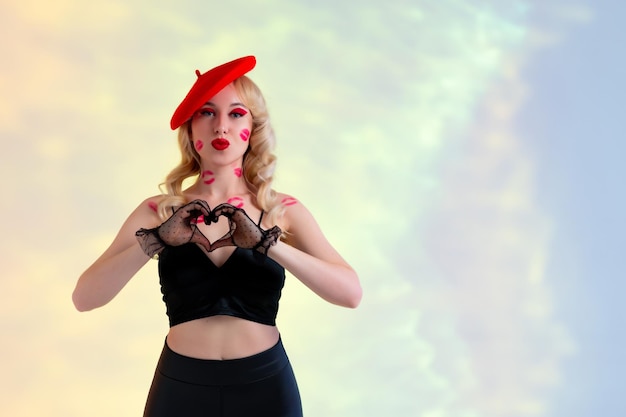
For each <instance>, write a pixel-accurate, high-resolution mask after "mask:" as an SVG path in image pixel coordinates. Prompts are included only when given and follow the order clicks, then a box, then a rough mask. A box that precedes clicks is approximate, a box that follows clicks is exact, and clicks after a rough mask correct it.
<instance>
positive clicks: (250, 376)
mask: <svg viewBox="0 0 626 417" xmlns="http://www.w3.org/2000/svg"><path fill="white" fill-rule="evenodd" d="M200 416H202V417H207V416H211V417H244V416H245V417H250V416H255V417H302V403H301V399H300V393H299V390H298V385H297V382H296V379H295V376H294V374H293V370H292V368H291V364H290V363H289V359H288V357H287V354H286V352H285V349H284V347H283V344H282V342H281V340H279V341H278V343H277V344H276V345H275V346H274V347H272V348H271V349H268V350H266V351H264V352H261V353H258V354H256V355H253V356H249V357H247V358H241V359H233V360H224V361H220V360H203V359H195V358H189V357H186V356H183V355H180V354H178V353H176V352H174V351H172V350H171V349H170V348H169V347H168V346H167V342H166V343H165V346H164V348H163V352H162V353H161V357H160V359H159V363H158V365H157V369H156V372H155V375H154V379H153V381H152V386H151V388H150V393H149V395H148V400H147V402H146V408H145V411H144V417H200Z"/></svg>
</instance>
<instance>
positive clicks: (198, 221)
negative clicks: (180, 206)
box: [190, 214, 204, 224]
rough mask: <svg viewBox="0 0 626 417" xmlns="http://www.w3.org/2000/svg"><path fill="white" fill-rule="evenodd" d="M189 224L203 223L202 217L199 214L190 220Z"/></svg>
mask: <svg viewBox="0 0 626 417" xmlns="http://www.w3.org/2000/svg"><path fill="white" fill-rule="evenodd" d="M190 223H191V224H201V223H204V215H203V214H201V215H199V216H198V217H196V218H195V219H191V222H190Z"/></svg>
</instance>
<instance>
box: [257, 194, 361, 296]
mask: <svg viewBox="0 0 626 417" xmlns="http://www.w3.org/2000/svg"><path fill="white" fill-rule="evenodd" d="M284 220H285V226H286V229H287V231H288V232H289V233H288V234H287V239H286V242H282V241H279V242H277V243H276V245H274V246H272V247H271V248H270V249H269V251H268V256H269V257H270V258H272V259H274V260H275V261H276V262H278V263H279V264H281V265H282V266H283V267H284V268H285V269H287V270H288V271H289V272H291V273H292V274H293V275H294V276H295V277H296V278H298V279H299V280H300V281H302V283H303V284H304V285H306V286H307V287H309V288H310V289H311V290H312V291H313V292H315V293H316V294H317V295H319V296H320V297H322V298H323V299H325V300H326V301H328V302H331V303H333V304H337V305H340V306H343V307H350V308H356V307H357V306H358V305H359V303H360V302H361V297H362V289H361V284H360V282H359V277H358V276H357V274H356V272H355V271H354V270H353V269H352V268H351V267H350V265H348V263H347V262H346V261H345V260H344V259H343V258H342V257H341V255H339V253H338V252H337V251H336V250H335V248H333V246H332V245H331V244H330V243H329V242H328V240H327V239H326V237H325V236H324V234H323V233H322V231H321V229H320V227H319V225H318V224H317V222H316V221H315V219H314V218H313V216H312V215H311V213H310V212H309V211H308V210H307V208H306V207H305V206H304V205H303V204H301V203H297V204H293V205H290V206H289V207H287V208H286V210H285V219H284Z"/></svg>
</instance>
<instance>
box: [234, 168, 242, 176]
mask: <svg viewBox="0 0 626 417" xmlns="http://www.w3.org/2000/svg"><path fill="white" fill-rule="evenodd" d="M242 174H243V171H242V170H241V168H235V175H236V176H237V177H241V175H242Z"/></svg>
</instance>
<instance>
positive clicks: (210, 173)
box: [202, 170, 215, 184]
mask: <svg viewBox="0 0 626 417" xmlns="http://www.w3.org/2000/svg"><path fill="white" fill-rule="evenodd" d="M205 178H206V179H205ZM214 181H215V177H214V176H213V171H209V170H206V171H202V182H204V183H205V184H213V182H214Z"/></svg>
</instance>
